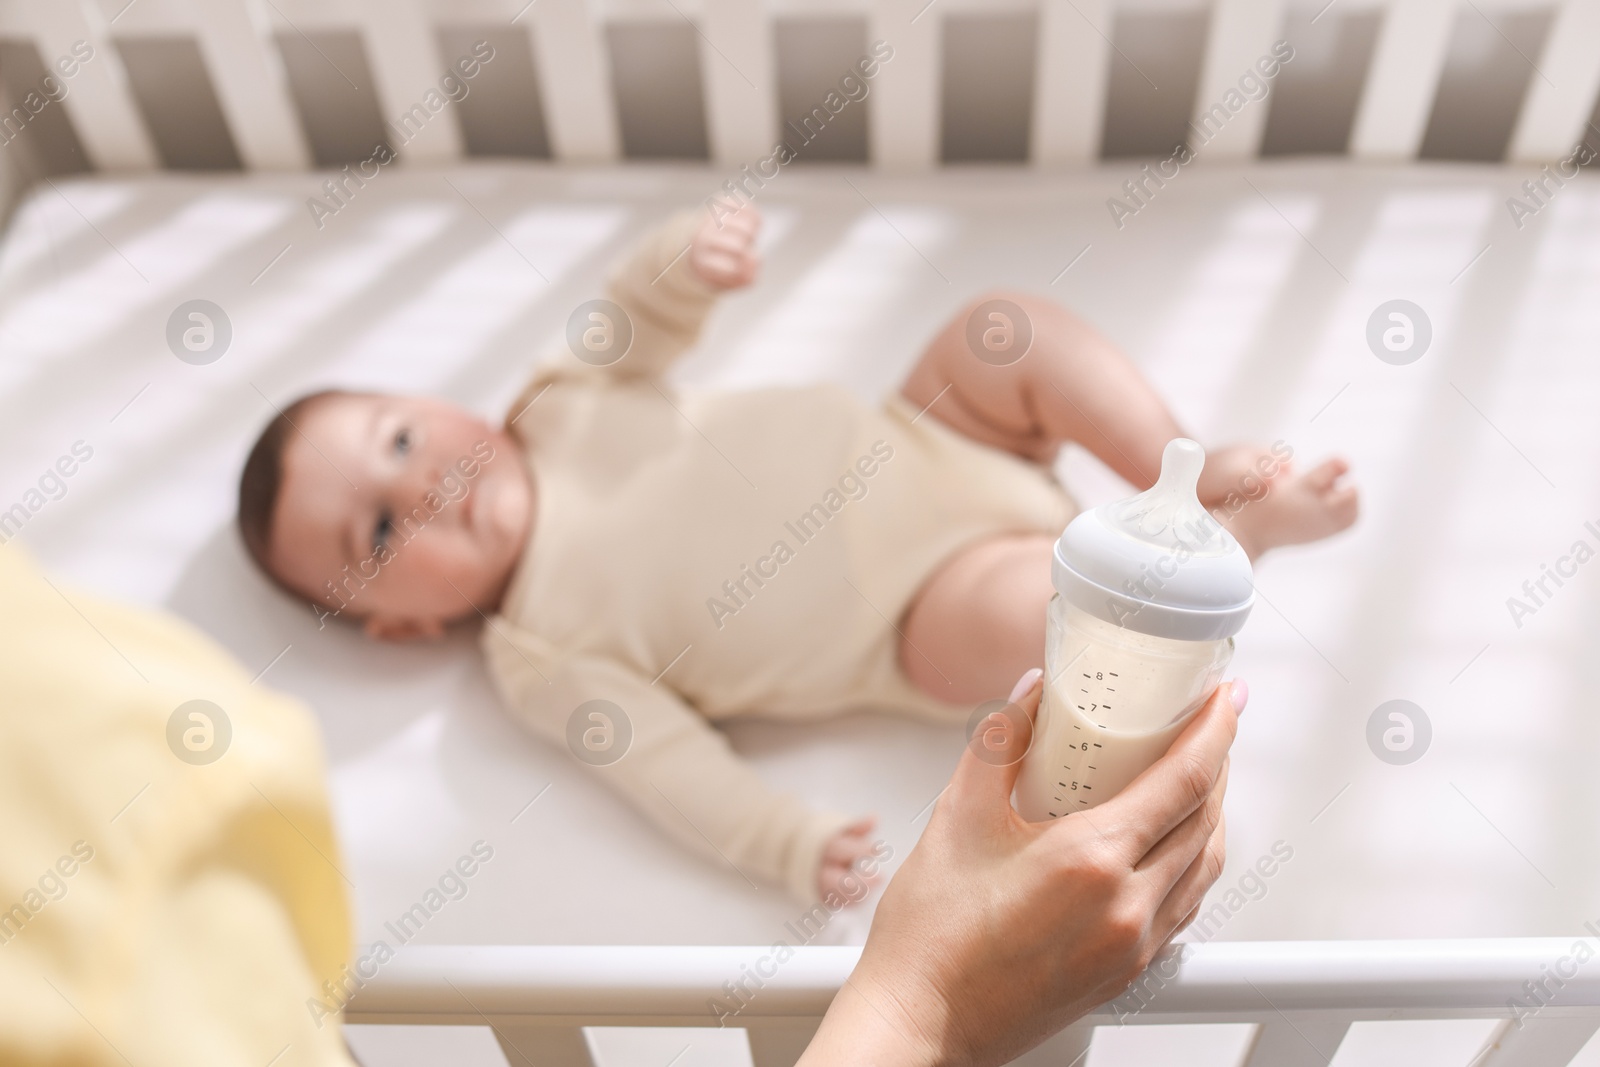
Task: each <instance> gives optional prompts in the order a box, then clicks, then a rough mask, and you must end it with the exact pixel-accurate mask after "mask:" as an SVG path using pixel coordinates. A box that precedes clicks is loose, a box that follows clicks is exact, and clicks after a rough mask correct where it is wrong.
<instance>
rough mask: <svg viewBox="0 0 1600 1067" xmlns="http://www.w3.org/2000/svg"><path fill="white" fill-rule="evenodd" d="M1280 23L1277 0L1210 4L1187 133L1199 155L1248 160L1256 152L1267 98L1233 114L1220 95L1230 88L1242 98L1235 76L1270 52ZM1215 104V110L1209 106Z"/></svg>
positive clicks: (1280, 9)
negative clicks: (1190, 121)
mask: <svg viewBox="0 0 1600 1067" xmlns="http://www.w3.org/2000/svg"><path fill="white" fill-rule="evenodd" d="M1282 25H1283V4H1282V2H1281V0H1217V2H1216V4H1215V5H1213V7H1212V8H1211V27H1210V30H1209V32H1208V33H1207V36H1206V53H1205V62H1204V64H1203V65H1202V66H1201V68H1200V83H1199V86H1198V89H1197V91H1196V93H1195V101H1194V120H1193V121H1194V126H1195V127H1196V129H1194V130H1192V131H1191V136H1192V137H1193V138H1194V141H1193V143H1194V144H1195V146H1196V149H1197V151H1196V155H1197V156H1198V157H1199V158H1200V159H1213V160H1224V159H1226V160H1238V159H1253V158H1255V157H1256V156H1257V155H1259V154H1260V153H1261V134H1262V131H1264V130H1265V129H1266V123H1267V101H1266V100H1257V101H1251V102H1249V103H1247V104H1245V105H1244V106H1242V107H1241V108H1240V109H1239V111H1238V112H1237V113H1234V112H1233V111H1232V110H1231V109H1229V108H1227V106H1226V104H1225V102H1224V99H1225V97H1227V94H1228V93H1229V91H1230V90H1231V91H1232V92H1233V93H1234V98H1235V99H1237V98H1240V97H1242V96H1243V93H1242V92H1241V91H1240V88H1239V79H1240V78H1241V77H1242V76H1243V75H1244V74H1245V73H1246V72H1248V71H1252V70H1253V69H1254V65H1255V62H1256V60H1258V59H1260V58H1261V57H1262V56H1264V55H1267V54H1268V53H1269V52H1270V51H1271V50H1272V42H1273V41H1274V40H1275V39H1276V38H1277V36H1278V31H1279V29H1280V28H1281V27H1282ZM1258 80H1261V81H1264V79H1260V78H1259V76H1258ZM1219 106H1221V107H1222V108H1223V111H1222V112H1221V113H1217V112H1215V111H1214V110H1213V109H1214V108H1217V107H1219ZM1219 118H1220V119H1221V120H1222V121H1218V120H1219ZM1202 143H1203V144H1204V147H1203V148H1201V147H1199V146H1200V145H1201V144H1202Z"/></svg>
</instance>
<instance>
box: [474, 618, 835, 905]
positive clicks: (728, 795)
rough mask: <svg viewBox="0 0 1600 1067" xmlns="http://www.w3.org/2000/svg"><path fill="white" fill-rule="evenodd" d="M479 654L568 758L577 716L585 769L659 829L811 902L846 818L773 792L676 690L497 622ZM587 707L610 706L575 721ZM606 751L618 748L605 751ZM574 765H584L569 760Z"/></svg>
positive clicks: (515, 709)
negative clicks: (828, 848)
mask: <svg viewBox="0 0 1600 1067" xmlns="http://www.w3.org/2000/svg"><path fill="white" fill-rule="evenodd" d="M483 647H484V652H485V654H486V657H487V659H488V663H489V670H490V673H491V675H492V676H493V677H494V680H495V685H496V687H497V688H498V689H499V691H500V694H501V697H502V699H503V700H504V701H505V702H506V704H507V706H508V707H509V708H510V709H511V711H512V713H513V714H514V715H515V716H516V717H517V718H518V719H519V720H521V721H522V722H523V723H524V724H526V725H527V726H528V727H530V728H531V729H532V730H533V731H534V732H535V733H537V734H540V735H542V736H543V737H545V738H546V739H547V740H548V741H550V742H551V743H552V744H555V745H558V746H560V747H561V748H562V749H563V750H564V751H568V752H574V749H573V744H574V743H573V742H569V739H568V738H569V733H568V730H569V721H570V720H572V719H573V718H574V715H575V713H576V718H577V720H578V726H577V729H576V730H575V731H574V732H575V733H577V734H578V740H577V741H576V742H575V743H576V746H577V748H578V749H580V750H583V751H585V752H592V753H593V754H592V755H589V756H587V757H585V758H581V762H583V763H586V764H588V765H589V768H590V773H592V774H594V775H595V776H596V777H598V778H599V779H600V780H602V781H604V782H605V783H606V785H607V786H608V787H609V788H611V789H613V790H615V791H616V792H618V793H620V794H622V796H624V797H625V798H627V800H628V801H629V803H631V804H632V805H633V806H634V807H635V808H636V809H638V811H639V812H640V813H641V814H642V815H644V816H645V817H646V818H647V819H649V820H650V821H651V822H653V823H655V824H656V826H657V827H658V828H660V829H661V830H663V831H664V832H666V833H667V834H668V835H669V836H671V837H672V838H674V839H676V840H677V841H679V842H680V843H682V844H684V845H686V846H688V847H689V848H690V849H692V850H694V851H695V852H698V853H700V854H701V855H703V856H705V857H706V858H708V859H709V860H711V862H713V863H715V864H718V865H721V866H730V865H731V866H732V867H733V868H734V869H735V870H736V871H738V872H739V873H740V874H742V875H744V876H746V877H747V878H748V879H750V880H752V881H756V880H764V881H767V882H774V883H778V884H781V885H783V886H785V887H787V888H788V889H789V891H790V892H791V893H793V894H794V895H795V896H796V897H797V898H798V899H800V900H802V901H805V902H807V903H809V902H811V901H813V900H815V898H816V885H817V871H818V868H819V867H820V865H821V862H822V850H823V848H824V846H825V845H826V844H827V842H828V840H829V838H831V837H832V836H833V835H834V834H835V833H837V832H838V831H839V830H840V829H842V828H843V827H844V826H845V825H847V824H848V823H849V822H850V821H851V820H850V819H849V818H848V817H846V816H844V815H841V814H838V813H835V812H820V811H816V810H813V809H811V808H809V807H807V806H806V805H805V804H804V803H802V802H801V801H800V800H799V799H798V798H796V797H794V796H792V795H789V794H786V793H780V792H777V791H776V790H774V789H772V788H771V787H770V786H768V785H767V784H766V783H765V782H764V781H762V780H761V777H760V776H759V775H757V774H756V772H755V771H754V769H753V768H751V767H750V765H749V764H748V763H746V762H745V761H744V760H743V759H742V758H741V757H740V756H739V755H738V754H737V753H735V752H734V751H733V749H732V747H731V746H729V744H728V740H727V738H726V737H725V736H723V734H722V733H721V732H719V731H718V730H716V729H715V728H714V727H713V726H712V725H711V724H710V723H708V722H707V721H706V720H705V719H704V718H702V717H701V716H700V715H699V714H698V713H697V712H696V711H695V710H694V709H693V708H692V707H690V706H689V705H688V704H687V703H685V702H684V701H683V700H682V698H680V697H679V696H678V695H677V694H676V693H673V692H672V691H671V690H669V689H665V688H663V687H662V686H660V685H651V684H650V682H649V681H648V680H647V679H645V678H643V677H641V676H639V675H638V674H636V673H635V672H633V671H632V670H630V669H629V668H627V667H626V666H624V665H622V664H620V663H617V662H615V661H614V660H611V659H609V658H606V657H600V656H585V655H562V654H560V653H559V652H557V651H556V650H555V649H553V648H552V646H550V645H549V644H548V643H547V642H545V641H543V640H542V639H541V638H539V637H538V636H537V635H534V634H532V633H530V632H528V631H527V630H525V629H523V628H521V627H518V626H516V625H514V624H512V623H511V622H509V621H508V620H506V619H505V618H504V617H501V618H497V619H495V620H493V622H492V623H491V624H490V626H489V628H488V629H486V630H485V632H484V637H483ZM590 701H606V702H609V704H611V705H614V707H607V706H605V705H603V704H594V705H592V706H591V707H590V708H588V709H587V710H585V711H582V712H579V707H580V705H583V704H585V703H587V702H590ZM594 714H599V715H601V716H604V718H603V719H596V718H594V717H593V715H594ZM588 730H594V731H596V732H595V733H594V734H593V735H591V741H592V742H593V743H594V745H595V746H596V747H595V748H594V749H585V748H584V743H583V740H582V734H583V733H584V732H585V731H588ZM625 735H631V736H627V737H625ZM610 745H614V746H616V748H615V749H614V750H610V751H607V746H610ZM619 751H620V753H621V754H620V755H617V754H616V753H617V752H619ZM571 758H573V759H575V760H578V759H580V757H579V756H577V755H576V754H575V752H574V754H573V755H572V757H571ZM607 760H611V761H610V762H607Z"/></svg>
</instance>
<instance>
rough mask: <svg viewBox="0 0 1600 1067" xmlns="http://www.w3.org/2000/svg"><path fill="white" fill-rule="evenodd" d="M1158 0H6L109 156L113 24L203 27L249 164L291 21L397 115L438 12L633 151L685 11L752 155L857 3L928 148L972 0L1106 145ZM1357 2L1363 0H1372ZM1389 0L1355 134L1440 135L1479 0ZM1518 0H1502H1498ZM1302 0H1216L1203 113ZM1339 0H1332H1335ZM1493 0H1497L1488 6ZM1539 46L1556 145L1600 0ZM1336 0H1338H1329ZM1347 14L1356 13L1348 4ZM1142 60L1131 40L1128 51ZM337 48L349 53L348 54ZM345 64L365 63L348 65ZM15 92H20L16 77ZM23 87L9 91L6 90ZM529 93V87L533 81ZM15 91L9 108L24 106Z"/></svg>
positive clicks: (447, 138)
mask: <svg viewBox="0 0 1600 1067" xmlns="http://www.w3.org/2000/svg"><path fill="white" fill-rule="evenodd" d="M1138 2H1140V0H1121V3H1120V5H1119V3H1118V0H1006V2H1003V3H1001V2H998V0H988V2H985V3H976V2H974V0H934V2H932V3H930V2H929V0H830V2H829V3H826V4H820V5H807V4H797V3H794V2H791V0H765V2H760V0H675V2H672V3H668V2H666V0H605V2H601V0H538V2H537V3H530V2H528V0H450V2H447V0H436V2H432V3H429V2H425V0H276V2H272V3H267V2H266V0H196V2H192V3H180V2H177V0H140V2H137V3H128V2H127V0H48V2H38V0H0V37H6V38H12V39H18V38H20V39H22V40H26V41H29V42H31V43H32V44H33V45H34V46H35V47H36V49H37V50H38V53H39V55H40V57H41V58H42V60H43V61H44V63H45V64H46V65H49V64H50V63H52V62H53V61H54V60H55V59H56V58H57V57H60V56H64V55H67V54H69V53H70V51H71V48H72V46H73V45H74V43H75V42H78V41H87V42H90V43H91V44H92V45H93V46H94V47H95V48H96V59H95V61H94V62H93V63H88V64H85V65H84V66H83V69H82V71H81V73H80V74H78V75H76V76H75V79H74V84H73V86H72V89H73V91H72V92H71V93H70V94H69V95H68V96H67V97H66V98H65V99H64V100H63V101H62V107H63V108H64V109H65V111H66V113H67V114H68V115H69V116H70V119H71V122H72V125H73V127H74V130H75V132H76V134H77V136H78V138H79V140H80V141H81V143H82V145H83V148H84V151H85V152H86V154H87V156H88V158H89V161H90V162H91V163H92V165H93V166H94V167H96V168H99V169H104V170H145V169H150V168H153V167H156V166H159V160H160V152H159V151H158V148H157V144H156V141H155V139H154V138H153V137H152V136H151V133H150V127H149V126H148V124H147V122H146V121H145V119H147V118H148V116H145V115H143V114H142V113H141V109H140V104H139V102H138V100H137V99H136V96H135V93H134V92H133V89H132V86H131V82H130V78H129V77H128V73H127V71H126V69H125V68H124V67H123V65H122V63H121V60H120V58H119V55H118V51H117V47H116V45H117V44H118V43H119V42H122V41H126V40H130V39H137V38H151V37H178V38H184V39H190V40H193V41H194V42H196V44H197V45H198V47H199V51H200V53H201V57H202V59H203V61H204V67H205V70H206V72H207V75H208V77H209V79H210V82H211V89H212V90H213V94H214V96H215V97H216V100H217V104H218V106H219V108H220V110H221V111H222V113H223V116H224V118H225V120H226V124H227V127H228V130H229V132H230V133H231V135H232V137H233V140H234V143H235V145H236V147H237V151H238V155H239V157H240V159H241V161H242V163H243V165H244V166H245V167H246V168H247V169H261V170H300V169H305V168H306V167H308V166H310V161H311V159H312V152H311V150H310V148H309V147H308V140H307V136H306V134H305V130H304V125H303V122H302V121H301V120H302V116H301V113H300V107H299V106H298V105H297V104H296V101H295V99H294V95H293V93H292V92H291V90H290V86H289V84H288V79H287V77H286V75H285V67H284V63H283V59H282V56H281V54H280V52H279V43H278V42H279V40H280V39H281V38H283V37H285V36H304V35H306V34H308V33H316V32H319V31H329V30H336V31H349V32H353V33H355V34H356V35H358V37H359V40H360V46H361V50H362V52H363V53H364V55H365V59H366V65H367V68H368V70H370V72H371V74H372V78H373V82H374V86H375V89H376V95H377V97H378V98H379V105H380V110H381V113H382V115H383V116H385V117H393V116H396V115H400V114H403V113H405V112H406V111H407V110H408V109H409V108H411V107H412V106H413V105H415V104H416V103H417V101H418V100H420V99H421V98H422V97H423V96H424V94H426V93H427V92H428V91H429V89H430V88H431V87H432V86H433V85H434V84H435V83H437V82H438V80H439V78H440V74H441V72H442V71H445V70H446V69H447V68H448V66H449V65H450V64H449V60H450V58H451V57H447V56H445V55H443V54H442V50H441V48H440V46H439V40H438V31H439V30H441V29H445V28H449V27H452V26H471V27H498V28H501V29H505V30H508V31H511V32H514V33H517V34H524V35H526V36H527V46H528V49H529V53H530V55H531V56H532V58H533V63H534V70H535V80H536V83H537V88H538V106H539V107H540V109H541V111H542V114H543V117H544V128H545V129H546V131H547V133H548V139H549V144H550V148H551V152H552V155H553V157H554V158H555V159H556V160H558V161H572V162H584V163H596V162H602V163H603V162H610V161H615V160H618V159H620V158H621V157H622V155H623V143H622V138H621V136H620V133H619V118H618V101H617V99H616V92H615V85H614V79H613V77H612V74H613V71H612V70H611V60H610V57H609V53H608V48H607V39H606V31H607V27H610V26H615V25H618V24H622V23H627V22H630V21H631V22H640V21H654V22H656V23H659V24H662V25H667V26H671V25H681V23H682V22H683V21H688V22H689V23H690V25H691V26H692V27H693V30H694V32H695V47H696V48H697V49H698V80H699V86H698V90H699V95H700V101H701V106H702V108H703V112H704V128H705V140H706V142H707V143H708V144H709V154H710V157H711V159H712V160H713V161H714V162H716V163H717V164H719V165H723V166H731V167H737V166H739V165H741V164H744V163H749V162H752V161H753V160H757V159H760V158H762V157H764V156H766V155H768V154H769V153H770V152H771V150H772V146H773V145H774V143H775V142H776V141H777V140H778V139H779V137H780V135H781V130H782V124H781V121H780V119H781V117H780V113H779V107H778V88H777V80H778V78H777V60H776V55H775V48H774V24H775V21H776V20H777V19H779V18H796V17H803V18H835V19H836V18H840V17H847V18H855V19H859V20H860V21H861V22H862V23H864V25H865V27H866V30H867V33H866V36H867V38H868V39H869V40H883V41H886V42H888V43H889V44H890V45H891V46H892V47H893V48H894V50H895V56H894V61H893V62H892V63H887V64H885V65H884V66H883V68H882V70H881V72H880V73H879V74H878V75H877V76H876V80H875V82H874V84H873V86H872V90H873V91H872V93H871V95H870V96H869V97H868V98H867V99H866V101H865V102H864V104H863V106H865V107H866V108H868V109H869V115H870V123H869V125H868V138H869V152H868V156H869V159H870V161H871V162H872V163H873V164H874V165H876V166H879V167H884V168H896V169H913V170H914V169H925V168H929V167H932V166H934V165H936V164H937V163H938V161H939V158H940V148H939V145H940V110H941V93H942V82H941V73H942V69H943V64H944V61H945V58H946V52H945V51H944V45H945V43H946V42H945V38H946V29H945V27H946V24H947V22H949V20H951V19H955V18H960V17H963V16H969V15H971V14H973V13H983V14H986V15H993V14H995V13H997V12H999V13H1004V12H1023V13H1027V14H1031V15H1034V16H1036V19H1037V21H1036V23H1035V27H1036V30H1035V49H1034V51H1035V55H1034V77H1033V85H1032V90H1031V98H1030V99H1029V100H1028V101H1027V102H1026V106H1027V107H1028V109H1029V119H1028V129H1029V133H1028V138H1027V139H1028V149H1027V155H1028V158H1029V159H1030V161H1031V162H1033V163H1034V164H1039V165H1047V166H1049V165H1073V164H1081V163H1086V162H1089V161H1092V160H1094V159H1096V158H1097V157H1098V156H1099V154H1100V146H1101V143H1102V134H1103V128H1104V126H1105V123H1106V122H1107V121H1108V120H1107V118H1106V101H1107V92H1108V89H1107V86H1108V72H1109V71H1110V69H1111V65H1112V64H1113V62H1117V61H1118V55H1119V51H1118V49H1117V48H1116V47H1115V46H1114V45H1113V43H1112V37H1113V33H1114V26H1113V20H1114V17H1115V15H1116V14H1117V11H1118V10H1119V7H1120V8H1122V9H1126V8H1127V7H1128V5H1130V4H1136V3H1138ZM1358 2H1359V0H1358ZM1378 3H1379V5H1380V7H1381V9H1382V12H1383V15H1382V20H1381V23H1380V28H1379V32H1378V36H1377V41H1376V44H1375V46H1374V48H1373V51H1372V55H1371V60H1370V63H1369V64H1368V69H1367V73H1366V76H1365V79H1364V81H1363V83H1362V91H1361V94H1360V102H1359V106H1358V108H1357V111H1356V114H1355V119H1354V125H1353V128H1352V132H1351V135H1350V139H1349V152H1350V154H1352V155H1354V156H1356V157H1358V158H1364V159H1384V160H1397V159H1400V160H1403V159H1410V158H1414V157H1415V156H1416V155H1417V154H1418V151H1419V148H1420V147H1421V145H1422V142H1423V136H1424V132H1425V128H1426V124H1427V120H1428V117H1429V114H1430V112H1431V109H1432V107H1433V104H1434V101H1435V95H1436V92H1437V90H1438V87H1439V83H1440V77H1441V72H1442V70H1443V67H1444V63H1445V57H1446V52H1447V48H1448V45H1449V42H1450V39H1451V34H1452V32H1453V28H1454V27H1455V25H1456V20H1457V18H1458V17H1459V16H1461V15H1462V13H1463V12H1467V11H1468V10H1469V8H1470V9H1471V10H1475V11H1478V12H1480V13H1481V12H1482V10H1483V8H1484V7H1485V6H1490V5H1485V4H1481V3H1478V2H1476V0H1378ZM1507 5H1509V6H1510V7H1518V6H1522V5H1520V0H1498V5H1497V6H1499V7H1502V8H1504V7H1506V6H1507ZM1287 6H1288V5H1287V0H1213V2H1212V3H1211V4H1210V14H1209V22H1208V29H1207V30H1206V40H1205V44H1204V48H1203V59H1202V65H1201V70H1200V73H1199V77H1198V81H1197V83H1196V86H1195V94H1194V104H1193V114H1194V121H1195V122H1196V123H1197V124H1198V123H1201V122H1203V121H1204V117H1205V115H1206V114H1207V112H1208V111H1210V110H1211V109H1213V108H1214V107H1215V106H1216V105H1217V104H1218V102H1219V101H1221V100H1223V99H1225V97H1226V96H1227V94H1228V92H1229V90H1230V89H1231V88H1232V87H1233V86H1234V85H1235V84H1236V83H1237V82H1238V79H1239V77H1240V74H1241V72H1243V71H1247V70H1248V69H1250V67H1251V66H1252V64H1254V63H1255V62H1256V60H1257V59H1258V58H1260V57H1262V56H1263V55H1265V54H1266V53H1267V51H1268V50H1269V49H1270V47H1271V45H1272V43H1273V41H1274V40H1275V39H1277V38H1278V37H1279V36H1281V34H1282V33H1283V30H1284V26H1285V20H1286V17H1287ZM1328 6H1329V7H1331V6H1332V4H1329V5H1328ZM1493 9H1494V8H1493V7H1491V10H1493ZM1553 10H1554V17H1553V21H1552V23H1551V25H1550V28H1549V31H1548V32H1547V34H1546V35H1545V38H1544V43H1543V46H1542V48H1540V49H1539V50H1538V53H1537V55H1533V56H1525V57H1523V61H1524V62H1526V64H1527V70H1526V72H1525V73H1526V77H1527V81H1526V91H1525V93H1524V94H1523V95H1522V98H1521V104H1520V112H1519V117H1518V118H1517V120H1516V123H1515V127H1514V132H1513V135H1512V137H1511V139H1510V142H1509V148H1508V150H1507V155H1508V158H1509V159H1511V160H1514V161H1543V162H1554V161H1557V160H1560V159H1562V158H1565V157H1566V156H1568V155H1570V154H1571V152H1572V150H1573V147H1574V145H1575V144H1576V143H1577V142H1578V141H1579V140H1580V139H1581V138H1582V137H1583V136H1584V132H1585V125H1586V122H1587V120H1588V119H1589V117H1590V115H1591V110H1592V108H1593V107H1594V104H1595V98H1596V94H1597V91H1600V48H1596V47H1595V46H1594V42H1595V41H1597V40H1600V2H1597V0H1556V3H1555V4H1554V5H1553ZM1319 14H1320V13H1319ZM1333 17H1338V15H1337V13H1336V14H1335V16H1333ZM1124 60H1125V57H1124ZM330 62H331V61H330ZM346 80H348V79H346ZM13 95H15V94H13ZM18 103H19V102H18V101H16V100H11V101H8V109H9V108H14V107H15V106H16V105H17V104H18ZM530 106H532V101H530ZM1267 110H1268V107H1267V106H1265V105H1263V106H1254V107H1246V108H1244V109H1243V110H1242V111H1240V112H1239V113H1238V115H1237V118H1236V119H1235V120H1234V121H1231V122H1230V123H1228V125H1227V127H1226V129H1224V130H1222V131H1221V133H1220V135H1218V136H1216V137H1215V138H1213V139H1212V140H1211V141H1210V142H1209V143H1208V144H1207V145H1206V149H1207V150H1206V152H1205V153H1203V154H1202V158H1211V159H1224V160H1240V159H1248V158H1252V157H1254V156H1256V155H1258V154H1259V152H1260V149H1261V143H1262V133H1263V126H1264V123H1265V119H1266V114H1267ZM8 113H9V110H8ZM465 151H466V149H465V144H464V140H463V134H462V128H461V125H460V118H459V116H458V115H457V113H456V109H452V108H449V107H446V108H444V109H443V110H442V111H441V112H440V113H439V114H438V115H437V117H436V119H435V121H432V122H430V123H429V124H428V126H427V128H426V129H425V130H423V131H422V132H421V133H420V134H419V135H418V136H417V137H416V138H415V139H413V140H410V141H408V142H407V143H406V144H405V145H404V146H403V147H400V148H399V149H398V154H399V155H400V157H401V158H402V159H403V160H409V161H411V162H421V163H428V164H440V163H448V162H450V161H452V160H455V159H458V158H460V157H461V156H462V155H463V154H464V153H465Z"/></svg>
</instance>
